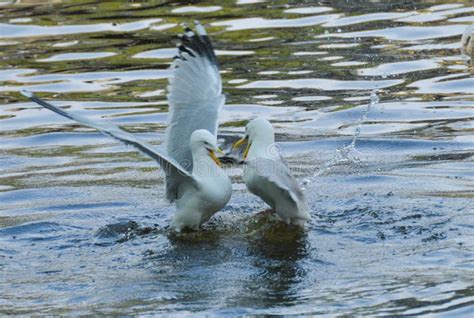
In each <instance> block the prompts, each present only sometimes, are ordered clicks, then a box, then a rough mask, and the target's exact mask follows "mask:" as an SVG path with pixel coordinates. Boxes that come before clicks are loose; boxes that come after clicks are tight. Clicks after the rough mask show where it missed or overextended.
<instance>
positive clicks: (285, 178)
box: [245, 158, 307, 210]
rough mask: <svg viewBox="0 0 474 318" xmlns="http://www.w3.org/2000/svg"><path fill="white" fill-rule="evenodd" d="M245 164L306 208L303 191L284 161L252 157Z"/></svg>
mask: <svg viewBox="0 0 474 318" xmlns="http://www.w3.org/2000/svg"><path fill="white" fill-rule="evenodd" d="M245 164H246V165H248V166H250V167H252V168H253V170H254V171H255V173H256V174H257V175H259V176H260V177H262V178H264V179H266V180H267V181H268V182H271V183H273V184H274V185H276V186H277V187H278V188H280V189H281V190H282V192H283V193H285V194H286V195H287V196H288V197H289V198H290V199H291V200H292V201H293V202H294V203H295V205H296V206H298V207H300V208H304V209H306V210H307V207H306V201H305V198H304V195H303V192H301V188H300V186H299V184H298V182H297V181H296V179H295V178H294V177H293V176H292V175H291V172H290V169H289V168H288V166H287V165H286V163H285V162H284V161H281V160H278V159H267V158H254V159H250V160H247V161H246V162H245Z"/></svg>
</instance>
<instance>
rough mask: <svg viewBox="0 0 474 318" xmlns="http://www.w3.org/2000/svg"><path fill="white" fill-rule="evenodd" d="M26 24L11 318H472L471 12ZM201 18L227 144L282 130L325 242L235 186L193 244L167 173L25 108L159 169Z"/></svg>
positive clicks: (379, 6) (6, 294) (113, 16)
mask: <svg viewBox="0 0 474 318" xmlns="http://www.w3.org/2000/svg"><path fill="white" fill-rule="evenodd" d="M6 2H8V1H1V2H0V46H1V48H2V50H1V51H0V91H1V98H0V100H1V102H0V104H1V105H0V290H1V293H0V314H2V315H8V314H12V315H27V316H28V315H32V314H34V315H65V314H69V315H75V316H79V315H107V316H109V315H150V316H154V315H160V314H162V315H166V314H192V313H199V314H208V315H228V316H234V315H244V314H247V315H258V314H279V315H284V314H306V315H309V314H320V315H328V316H333V315H334V316H344V315H349V316H352V315H356V316H369V315H378V316H383V315H392V316H400V315H414V316H418V315H430V316H457V317H466V316H469V315H472V311H473V308H474V287H473V286H474V285H473V279H472V278H473V270H474V243H473V242H474V240H473V238H474V222H473V217H474V210H473V208H472V207H473V206H474V200H473V199H474V197H473V189H474V172H473V171H474V161H473V155H474V139H473V137H472V132H473V128H474V122H473V119H474V79H473V77H472V75H471V74H472V73H470V69H469V67H470V64H469V63H470V62H469V59H468V57H467V56H463V55H461V53H460V37H461V34H462V32H463V30H464V29H465V28H466V26H467V25H469V24H470V23H472V22H473V21H474V16H473V14H474V7H473V6H472V4H470V3H469V2H459V3H448V2H443V1H434V2H433V1H430V2H428V1H416V2H411V3H406V2H401V1H383V2H370V4H369V3H367V2H366V1H352V2H351V3H348V2H346V1H326V2H324V3H322V4H315V3H308V4H304V5H303V4H299V3H296V2H292V3H290V4H288V3H286V2H283V1H281V2H280V1H272V2H268V1H259V2H257V1H253V2H255V3H249V2H252V1H243V0H239V1H235V2H234V1H232V2H226V3H225V4H222V3H217V2H212V3H211V2H200V3H199V5H197V6H198V7H199V8H194V7H192V6H186V5H184V4H183V3H179V2H170V3H162V2H146V3H145V2H131V3H128V2H82V1H74V2H69V1H58V2H55V3H52V4H34V5H32V4H28V3H27V2H26V1H16V2H15V4H10V5H8V4H5V3H6ZM196 18H199V19H200V20H201V21H202V22H203V23H204V24H206V25H207V26H208V31H209V33H210V35H211V37H212V39H213V42H214V44H215V47H216V48H217V49H218V51H217V53H218V57H219V60H220V64H221V69H222V71H223V72H222V77H223V82H224V90H225V92H226V95H227V105H226V106H225V107H224V110H223V112H222V114H221V116H220V124H221V125H220V126H221V127H220V133H221V135H222V139H229V138H231V137H233V136H234V137H235V135H236V134H238V133H242V132H243V125H244V124H245V122H246V121H247V120H248V119H250V118H253V117H255V116H263V117H265V118H267V119H269V120H271V122H272V123H273V125H274V127H275V130H276V133H277V136H276V138H277V141H278V142H279V145H280V146H281V149H282V154H283V156H284V157H285V158H286V159H287V160H288V162H289V165H290V167H291V169H292V171H293V172H294V173H295V175H296V176H297V177H298V178H299V180H300V182H301V183H302V184H303V186H304V188H305V193H306V195H307V198H308V204H309V206H310V209H311V214H312V217H313V220H312V222H311V224H309V225H308V226H307V228H306V230H304V231H303V230H297V229H295V228H288V227H286V226H284V225H282V224H280V223H279V222H277V221H276V220H274V219H272V218H271V217H270V216H268V215H259V214H258V212H260V211H262V210H265V209H266V206H265V205H264V203H263V202H261V201H260V200H259V199H258V198H256V197H254V196H252V195H250V194H249V193H248V192H247V191H246V190H245V185H244V184H242V182H241V180H240V176H241V174H242V171H241V168H240V167H239V166H236V167H231V166H229V167H227V171H228V173H229V175H230V176H231V177H232V180H233V182H234V184H233V187H234V193H233V197H232V199H231V201H230V202H229V204H228V206H227V207H226V208H225V209H224V210H223V211H222V212H220V213H218V214H216V216H215V217H214V218H213V219H212V220H211V221H210V222H209V223H207V224H206V225H205V226H204V228H203V229H202V230H201V231H199V232H194V233H186V234H181V235H178V234H176V233H173V232H171V231H170V230H169V228H168V225H169V222H170V216H171V215H172V213H173V211H174V206H172V205H168V204H167V203H166V202H165V200H164V183H163V182H164V180H163V174H162V173H161V171H160V168H159V167H158V166H157V165H156V164H155V163H154V162H152V161H150V160H149V159H147V158H145V157H143V156H142V155H140V154H138V153H135V152H134V150H133V149H131V148H127V147H124V146H122V145H119V144H117V143H116V142H115V141H113V140H110V139H109V138H107V137H106V136H102V135H100V134H99V133H97V132H95V131H93V130H91V129H88V128H85V127H81V126H79V125H77V124H75V123H73V122H71V121H69V120H66V119H63V118H60V117H59V116H57V115H55V114H53V113H51V112H49V111H47V110H45V109H41V108H40V107H38V106H36V105H34V104H32V103H29V102H27V101H26V100H24V99H23V98H22V97H21V96H20V95H19V94H18V92H17V91H18V90H21V89H28V90H31V91H35V92H37V93H38V94H39V95H40V96H42V97H44V98H45V99H48V100H54V101H55V103H56V104H57V105H60V106H70V107H69V108H68V109H69V110H70V111H73V112H75V113H78V114H81V115H83V116H87V117H89V118H92V119H95V120H102V121H109V122H112V123H115V124H117V125H120V126H121V127H123V128H125V129H126V130H128V131H130V132H133V133H136V134H137V135H138V136H140V137H141V138H144V139H145V140H147V141H149V142H151V143H152V144H154V145H156V146H157V147H160V146H161V141H162V140H163V132H164V129H165V128H166V123H167V115H168V114H167V103H166V92H165V90H166V81H167V77H168V76H169V74H170V72H169V71H168V70H167V68H168V66H169V64H170V62H171V59H170V57H171V56H172V55H173V50H172V48H174V47H175V44H176V42H177V40H176V34H177V33H179V32H181V28H180V27H179V25H178V24H179V23H182V22H191V21H193V20H194V19H196ZM374 89H375V90H377V95H378V97H379V99H380V100H379V102H378V103H373V104H372V105H371V106H370V109H368V103H369V101H370V94H371V92H372V91H373V90H374ZM358 131H359V133H360V135H358Z"/></svg>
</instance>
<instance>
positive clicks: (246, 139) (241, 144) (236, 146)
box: [232, 136, 251, 159]
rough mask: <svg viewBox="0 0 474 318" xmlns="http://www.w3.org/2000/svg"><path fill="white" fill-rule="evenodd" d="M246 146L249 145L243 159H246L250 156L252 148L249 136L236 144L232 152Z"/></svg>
mask: <svg viewBox="0 0 474 318" xmlns="http://www.w3.org/2000/svg"><path fill="white" fill-rule="evenodd" d="M244 144H247V147H246V148H245V150H244V155H243V158H244V159H246V158H247V155H248V154H249V150H250V146H251V143H250V142H249V138H248V136H245V137H243V138H242V139H239V140H238V141H237V142H236V143H235V144H233V145H232V150H234V149H236V148H239V147H241V146H243V145H244Z"/></svg>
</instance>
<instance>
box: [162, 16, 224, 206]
mask: <svg viewBox="0 0 474 318" xmlns="http://www.w3.org/2000/svg"><path fill="white" fill-rule="evenodd" d="M196 29H197V31H198V34H196V33H194V32H193V31H192V30H191V29H189V28H186V30H185V34H184V35H183V36H181V45H180V46H179V55H178V56H177V57H176V58H175V60H174V62H173V65H172V68H173V75H172V77H171V78H170V79H169V86H168V104H169V111H170V121H169V125H168V129H167V134H166V151H167V153H168V155H169V156H170V157H172V158H173V159H175V160H176V161H177V162H178V163H179V164H180V165H181V166H182V167H183V168H185V169H186V170H187V171H188V172H191V171H192V155H191V148H190V145H189V138H190V137H191V134H192V133H193V132H194V131H195V130H197V129H206V130H208V131H209V132H210V133H212V134H213V135H214V136H216V138H217V124H218V121H217V119H218V118H217V117H218V113H219V110H220V109H221V108H222V106H223V105H224V103H225V96H224V95H223V94H222V82H221V76H220V74H219V67H218V63H217V58H216V56H215V53H214V49H213V47H212V45H211V43H210V41H209V38H208V36H207V34H206V31H205V29H204V28H203V27H202V25H200V24H199V23H196ZM177 183H179V176H176V175H174V174H170V175H167V193H169V195H170V196H175V197H177V196H178V193H177V189H178V188H177Z"/></svg>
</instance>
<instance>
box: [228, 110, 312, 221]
mask: <svg viewBox="0 0 474 318" xmlns="http://www.w3.org/2000/svg"><path fill="white" fill-rule="evenodd" d="M244 144H247V147H246V148H245V150H244V153H243V159H244V175H243V178H242V179H243V180H244V182H245V184H246V186H247V189H248V190H249V191H250V192H251V193H253V194H255V195H257V196H259V197H260V198H261V199H262V200H263V201H265V202H266V203H267V204H268V205H269V206H270V207H271V208H272V209H273V210H274V211H275V212H276V214H277V216H278V217H279V218H280V219H281V220H283V221H284V222H286V223H287V224H295V225H300V226H303V225H305V223H306V222H307V221H309V220H310V219H311V216H310V215H309V209H308V206H307V205H306V200H305V198H304V195H303V192H302V191H301V189H300V186H299V185H298V182H297V181H296V179H295V178H294V177H293V176H292V175H291V172H290V169H289V168H288V166H287V164H286V162H285V161H284V160H283V158H282V157H281V156H280V154H279V152H278V148H277V147H276V145H275V136H274V133H273V127H272V125H271V124H270V123H269V122H268V121H267V120H265V119H263V118H256V119H253V120H252V121H250V122H249V123H248V124H247V126H246V127H245V136H244V137H243V138H242V139H240V140H238V141H237V142H236V143H234V145H233V146H232V148H233V149H235V148H238V147H240V146H242V145H244Z"/></svg>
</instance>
